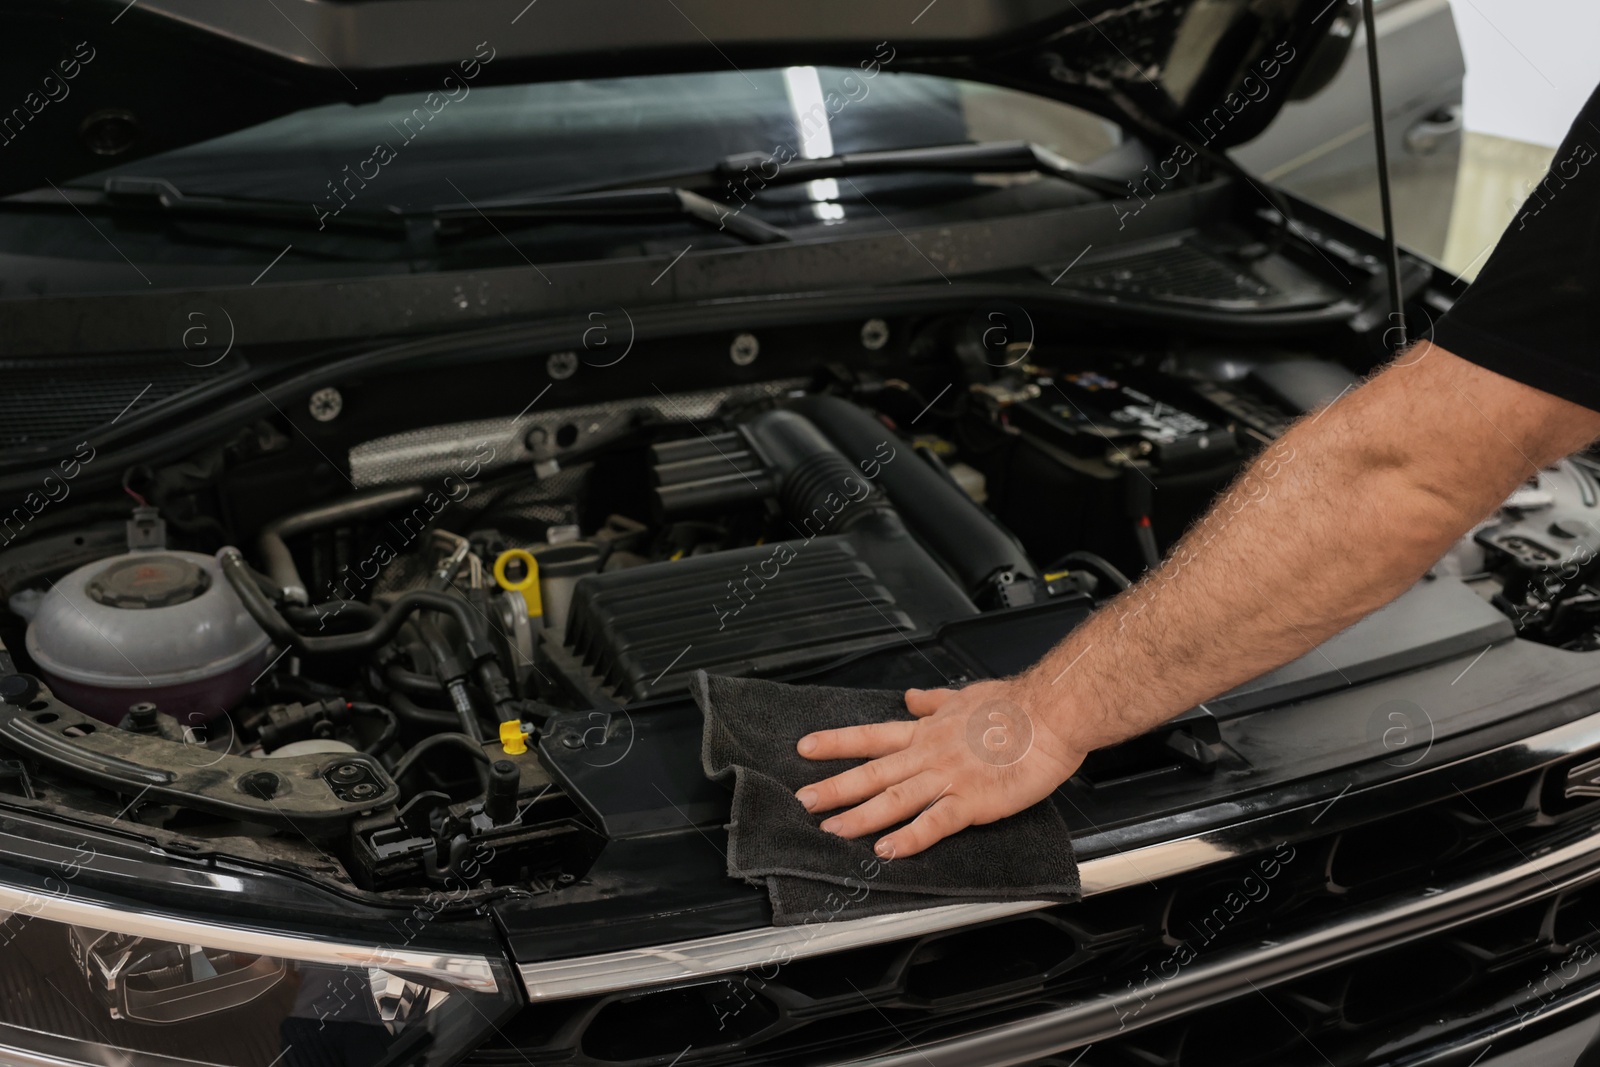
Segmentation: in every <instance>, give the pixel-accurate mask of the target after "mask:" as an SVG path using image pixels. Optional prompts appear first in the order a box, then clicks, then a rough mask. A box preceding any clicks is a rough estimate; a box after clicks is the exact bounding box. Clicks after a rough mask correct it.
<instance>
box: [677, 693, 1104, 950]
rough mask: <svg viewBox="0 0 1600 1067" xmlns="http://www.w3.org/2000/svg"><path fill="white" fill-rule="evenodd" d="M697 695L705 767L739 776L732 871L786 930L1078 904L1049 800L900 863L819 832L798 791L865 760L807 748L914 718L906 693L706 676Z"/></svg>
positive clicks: (1066, 841) (1061, 830) (714, 773)
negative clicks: (801, 744) (922, 912)
mask: <svg viewBox="0 0 1600 1067" xmlns="http://www.w3.org/2000/svg"><path fill="white" fill-rule="evenodd" d="M691 689H692V691H693V693H694V698H695V702H696V703H697V704H699V705H700V710H701V711H702V712H703V713H704V714H705V730H704V733H703V735H702V737H701V744H700V763H701V765H702V767H703V768H704V769H705V772H706V775H707V776H708V777H710V778H712V779H715V780H719V781H726V780H727V779H728V778H729V777H730V776H731V777H732V779H733V816H732V821H730V822H729V823H728V857H727V858H728V874H729V875H730V876H732V877H735V878H741V879H743V880H744V881H746V882H749V883H750V884H752V885H763V884H764V885H765V886H766V888H767V892H768V898H769V899H770V901H771V903H772V913H773V922H774V923H775V924H777V925H779V926H784V925H794V924H798V923H804V922H815V921H827V920H828V919H833V918H857V917H861V916H866V915H877V914H882V913H885V912H892V911H902V910H906V909H909V908H928V907H934V906H937V905H940V904H954V903H961V902H974V901H998V900H1076V899H1078V894H1079V890H1078V865H1077V861H1076V860H1075V859H1074V858H1073V854H1072V839H1071V836H1070V835H1069V834H1068V832H1067V826H1066V823H1065V822H1063V821H1062V819H1061V814H1060V813H1059V812H1058V811H1057V810H1056V808H1055V806H1054V804H1053V803H1052V802H1051V801H1050V800H1049V799H1045V800H1043V801H1041V802H1039V803H1038V804H1035V805H1034V806H1033V807H1031V808H1028V809H1026V810H1024V811H1021V812H1018V813H1017V814H1016V815H1013V816H1011V817H1010V818H1007V819H1002V820H1000V821H999V822H994V823H989V824H987V825H984V826H972V827H968V828H967V829H965V830H962V831H961V832H960V833H958V834H954V835H952V836H951V837H947V838H945V839H944V840H942V841H940V842H938V843H936V844H934V845H932V846H931V847H929V848H927V849H925V850H923V851H922V852H919V853H917V854H916V855H914V856H904V857H901V858H899V859H894V860H881V859H879V858H878V857H877V856H876V855H875V854H874V853H873V851H872V843H873V842H874V841H876V840H877V839H878V838H879V837H881V836H882V834H869V835H867V836H865V837H861V838H857V839H855V840H846V839H845V838H842V837H839V836H837V835H835V834H830V833H828V832H827V831H825V830H822V829H820V828H819V825H818V824H819V823H821V821H822V820H823V819H824V818H825V817H826V816H827V815H828V814H829V813H826V812H821V813H817V814H813V813H811V812H808V811H806V809H805V808H804V807H803V806H802V805H801V804H800V801H799V800H797V799H795V795H794V794H795V791H796V790H798V789H799V788H800V787H801V786H804V785H810V784H811V783H813V782H819V781H821V780H822V779H824V778H829V777H832V776H833V775H835V774H839V773H841V772H842V771H846V770H849V769H850V768H851V767H853V766H856V765H858V764H859V763H862V762H864V761H863V760H822V761H817V760H808V759H806V758H804V757H803V756H801V755H800V754H799V753H798V752H797V751H796V750H795V743H796V742H797V741H799V740H800V738H801V737H802V736H804V735H805V734H808V733H811V732H812V731H814V730H829V729H836V728H838V727H843V726H859V725H861V724H863V723H872V722H888V721H891V720H895V719H910V718H912V716H911V714H910V713H909V712H907V711H906V709H905V696H904V694H902V693H900V692H898V691H893V690H870V689H836V688H831V687H826V686H796V685H785V684H783V683H781V682H767V681H761V680H759V679H753V678H724V677H720V676H713V675H708V674H706V672H705V671H697V672H696V673H695V677H694V681H693V683H692V685H691ZM887 832H888V831H887V830H885V831H884V833H887Z"/></svg>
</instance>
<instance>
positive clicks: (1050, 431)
mask: <svg viewBox="0 0 1600 1067" xmlns="http://www.w3.org/2000/svg"><path fill="white" fill-rule="evenodd" d="M1034 384H1035V385H1036V386H1037V387H1038V389H1037V395H1034V396H1032V397H1030V398H1029V399H1026V400H1023V401H1021V402H1020V403H1015V404H1012V405H1010V406H1008V407H1007V408H1006V421H1007V422H1008V423H1009V424H1010V425H1012V426H1014V427H1015V428H1016V429H1018V430H1021V431H1022V432H1024V433H1030V434H1033V435H1035V436H1037V437H1038V438H1040V439H1041V440H1042V441H1045V442H1048V443H1050V444H1052V445H1054V446H1056V447H1057V448H1060V449H1062V450H1064V451H1066V452H1068V453H1070V454H1071V455H1073V456H1076V457H1078V458H1079V459H1082V460H1086V461H1090V462H1094V461H1100V462H1103V463H1105V464H1106V465H1107V466H1109V467H1112V468H1118V467H1122V468H1127V467H1134V466H1138V467H1150V468H1154V469H1156V470H1159V471H1161V472H1164V473H1168V474H1177V473H1181V472H1184V471H1192V470H1199V469H1203V468H1208V467H1215V466H1217V465H1219V464H1225V463H1229V462H1232V461H1234V460H1235V459H1236V458H1237V456H1238V454H1239V443H1238V441H1237V439H1236V438H1235V436H1234V434H1233V431H1232V430H1231V429H1229V428H1228V427H1225V426H1219V425H1216V424H1214V423H1211V422H1208V421H1207V420H1206V419H1204V418H1202V417H1200V416H1198V415H1195V414H1193V413H1192V412H1190V411H1186V410H1183V409H1182V408H1178V407H1175V406H1174V405H1172V404H1171V403H1168V402H1166V401H1164V400H1161V399H1158V398H1156V397H1154V396H1151V395H1150V394H1149V393H1146V392H1144V391H1143V390H1141V389H1139V388H1138V387H1137V386H1136V385H1133V384H1130V383H1129V382H1127V381H1124V380H1121V379H1119V378H1116V377H1112V376H1110V375H1108V374H1105V373H1102V372H1099V371H1081V372H1075V373H1069V374H1056V375H1053V376H1049V377H1038V378H1036V379H1035V380H1034ZM1029 392H1030V393H1033V392H1034V390H1031V389H1030V390H1029Z"/></svg>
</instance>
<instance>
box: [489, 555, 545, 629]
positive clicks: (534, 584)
mask: <svg viewBox="0 0 1600 1067" xmlns="http://www.w3.org/2000/svg"><path fill="white" fill-rule="evenodd" d="M513 560H521V561H522V566H523V569H524V570H526V571H527V572H528V573H527V574H525V575H523V576H522V577H521V578H520V579H518V580H517V581H515V582H513V581H512V580H511V579H510V578H507V577H506V565H507V564H509V563H511V562H512V561H513ZM494 580H495V581H497V582H499V583H500V588H501V589H508V590H510V591H511V592H513V593H521V594H522V599H523V600H524V601H526V602H527V605H528V614H529V615H530V616H531V617H533V618H538V617H539V616H541V615H543V614H544V601H543V600H542V599H540V597H539V561H538V560H537V559H534V558H533V553H532V552H529V551H527V550H525V549H521V548H508V549H506V550H505V551H504V552H502V553H500V556H499V558H498V559H496V560H495V561H494Z"/></svg>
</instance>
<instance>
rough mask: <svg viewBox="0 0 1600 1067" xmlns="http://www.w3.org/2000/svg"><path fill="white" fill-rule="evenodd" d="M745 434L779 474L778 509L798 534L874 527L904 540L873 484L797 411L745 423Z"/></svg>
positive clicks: (772, 413)
mask: <svg viewBox="0 0 1600 1067" xmlns="http://www.w3.org/2000/svg"><path fill="white" fill-rule="evenodd" d="M745 432H746V434H747V435H748V436H749V439H750V441H751V443H752V444H753V445H754V447H755V448H756V450H757V451H758V452H759V453H760V454H761V457H762V459H763V460H764V461H765V462H766V464H767V465H768V466H769V467H770V468H772V469H773V470H775V471H777V472H778V477H779V482H778V504H779V506H780V507H782V508H783V513H784V514H785V515H787V516H788V517H789V518H790V519H791V520H792V521H793V522H795V523H796V524H797V525H798V526H800V527H803V529H800V530H798V531H797V532H799V533H801V534H802V535H803V536H807V537H809V536H813V535H815V534H819V533H822V532H824V530H826V532H828V533H846V532H848V531H850V530H852V529H856V528H857V527H862V526H869V525H870V526H873V527H876V528H878V529H879V530H880V532H884V533H890V532H892V533H897V534H899V535H901V536H904V533H905V531H904V527H903V526H902V525H901V524H900V521H899V518H898V517H897V516H896V515H895V513H894V508H893V506H892V505H891V504H890V502H889V501H888V499H887V498H885V496H884V495H883V493H881V492H879V491H878V490H877V489H875V488H874V487H873V483H872V479H871V478H868V477H866V476H865V475H864V474H863V473H862V471H861V470H860V469H859V468H857V467H856V466H854V465H853V464H852V463H851V462H850V461H849V460H847V459H845V458H844V456H843V455H841V454H840V453H839V449H838V448H837V447H835V445H834V444H833V442H831V441H829V440H828V439H827V438H826V437H824V436H823V435H822V432H821V431H820V430H818V429H817V428H816V427H815V426H813V425H812V424H811V423H810V422H809V421H807V420H806V419H805V418H804V417H802V416H800V415H796V414H795V413H794V412H792V411H783V410H778V411H768V412H764V413H762V414H760V415H757V416H756V417H755V418H754V419H751V420H750V422H748V423H747V424H745ZM890 528H892V529H890Z"/></svg>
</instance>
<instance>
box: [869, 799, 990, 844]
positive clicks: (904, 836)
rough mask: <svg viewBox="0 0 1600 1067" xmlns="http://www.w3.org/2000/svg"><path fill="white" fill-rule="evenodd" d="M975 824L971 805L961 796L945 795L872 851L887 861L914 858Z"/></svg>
mask: <svg viewBox="0 0 1600 1067" xmlns="http://www.w3.org/2000/svg"><path fill="white" fill-rule="evenodd" d="M971 825H972V817H971V815H970V814H969V812H968V806H967V804H966V802H965V800H963V799H962V798H961V797H958V796H951V795H945V796H941V797H939V798H937V799H936V800H934V801H933V803H931V804H929V805H928V806H927V807H926V808H925V809H923V811H922V813H921V814H920V815H918V816H917V817H916V818H915V819H913V820H911V822H909V823H907V824H906V825H905V826H902V827H900V829H898V830H896V831H895V832H894V833H892V834H884V835H883V836H882V837H880V838H878V840H877V841H875V842H874V843H873V845H872V851H873V852H875V853H876V854H877V855H879V856H880V857H882V858H884V859H889V860H892V859H899V858H900V857H902V856H915V855H916V854H917V853H918V852H921V851H922V850H924V849H926V848H927V847H928V846H930V845H932V844H934V843H936V842H938V841H942V840H944V839H945V838H947V837H949V836H950V835H951V834H953V833H956V832H957V831H959V830H964V829H966V828H967V827H968V826H971Z"/></svg>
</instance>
